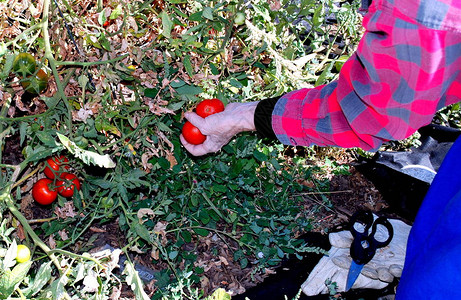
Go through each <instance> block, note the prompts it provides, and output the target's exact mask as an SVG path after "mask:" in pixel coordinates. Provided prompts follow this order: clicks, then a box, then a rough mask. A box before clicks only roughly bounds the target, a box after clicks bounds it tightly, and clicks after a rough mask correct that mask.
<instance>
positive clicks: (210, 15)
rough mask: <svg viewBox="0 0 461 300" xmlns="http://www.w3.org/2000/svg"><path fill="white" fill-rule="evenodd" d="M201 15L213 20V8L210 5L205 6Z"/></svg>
mask: <svg viewBox="0 0 461 300" xmlns="http://www.w3.org/2000/svg"><path fill="white" fill-rule="evenodd" d="M202 17H204V18H205V19H208V20H213V10H212V9H211V7H205V8H204V9H203V13H202Z"/></svg>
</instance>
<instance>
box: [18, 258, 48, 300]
mask: <svg viewBox="0 0 461 300" xmlns="http://www.w3.org/2000/svg"><path fill="white" fill-rule="evenodd" d="M51 263H52V262H51V261H49V262H47V263H45V264H43V265H41V266H40V269H38V272H37V274H36V275H35V279H34V281H33V282H32V284H31V285H29V286H28V287H27V288H26V289H24V290H22V292H23V293H24V295H26V296H27V298H28V299H30V297H31V296H33V295H35V294H37V293H38V292H40V291H41V290H42V288H43V287H44V286H45V284H47V283H48V281H49V280H50V279H51V271H52V268H51Z"/></svg>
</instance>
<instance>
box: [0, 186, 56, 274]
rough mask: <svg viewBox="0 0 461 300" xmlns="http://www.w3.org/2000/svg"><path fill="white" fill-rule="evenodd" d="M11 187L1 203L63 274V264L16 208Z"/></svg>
mask: <svg viewBox="0 0 461 300" xmlns="http://www.w3.org/2000/svg"><path fill="white" fill-rule="evenodd" d="M10 192H11V187H8V188H7V189H5V190H3V191H2V193H1V194H0V201H3V202H4V203H5V204H6V206H7V207H8V209H9V210H10V211H11V213H12V214H13V215H14V216H15V218H16V219H18V221H19V222H20V223H21V225H22V227H23V228H24V230H25V231H26V232H27V233H28V234H29V236H30V237H31V238H32V240H33V241H34V243H35V244H36V245H37V246H39V247H40V248H41V249H42V250H43V251H44V252H45V253H46V255H48V257H49V258H50V259H51V261H52V262H53V263H54V265H55V266H56V268H57V269H58V270H59V272H60V273H61V272H62V270H61V264H60V263H59V260H58V258H57V257H56V256H55V255H54V254H53V253H52V252H51V249H50V248H49V247H48V246H47V245H46V244H45V243H44V242H43V241H42V240H41V239H40V238H39V237H38V236H37V234H36V233H35V231H34V230H33V229H32V227H30V225H29V223H28V222H27V219H26V218H25V217H24V215H23V214H22V213H21V212H20V211H19V210H18V209H17V208H16V204H15V203H14V202H13V199H12V197H11V193H10Z"/></svg>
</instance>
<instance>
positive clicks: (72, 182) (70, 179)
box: [56, 173, 80, 198]
mask: <svg viewBox="0 0 461 300" xmlns="http://www.w3.org/2000/svg"><path fill="white" fill-rule="evenodd" d="M75 189H77V190H78V191H80V180H78V178H77V176H75V175H74V174H70V173H63V175H62V176H61V179H59V180H56V190H57V191H58V193H59V195H61V196H63V197H66V198H70V197H72V196H73V195H74V190H75Z"/></svg>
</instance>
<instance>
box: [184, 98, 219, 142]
mask: <svg viewBox="0 0 461 300" xmlns="http://www.w3.org/2000/svg"><path fill="white" fill-rule="evenodd" d="M223 110H224V103H223V102H222V101H221V100H219V99H216V98H213V99H205V100H203V101H202V102H200V103H199V104H198V105H197V107H196V108H195V112H196V113H197V115H199V116H200V117H202V118H206V117H208V116H210V115H213V114H216V113H219V112H222V111H223ZM182 135H183V136H184V139H185V140H186V141H187V142H188V143H190V144H193V145H199V144H202V143H203V142H205V140H206V136H205V135H203V134H202V133H201V132H200V130H199V129H198V128H197V127H195V126H194V125H192V123H191V122H189V121H186V123H184V126H183V128H182Z"/></svg>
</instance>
